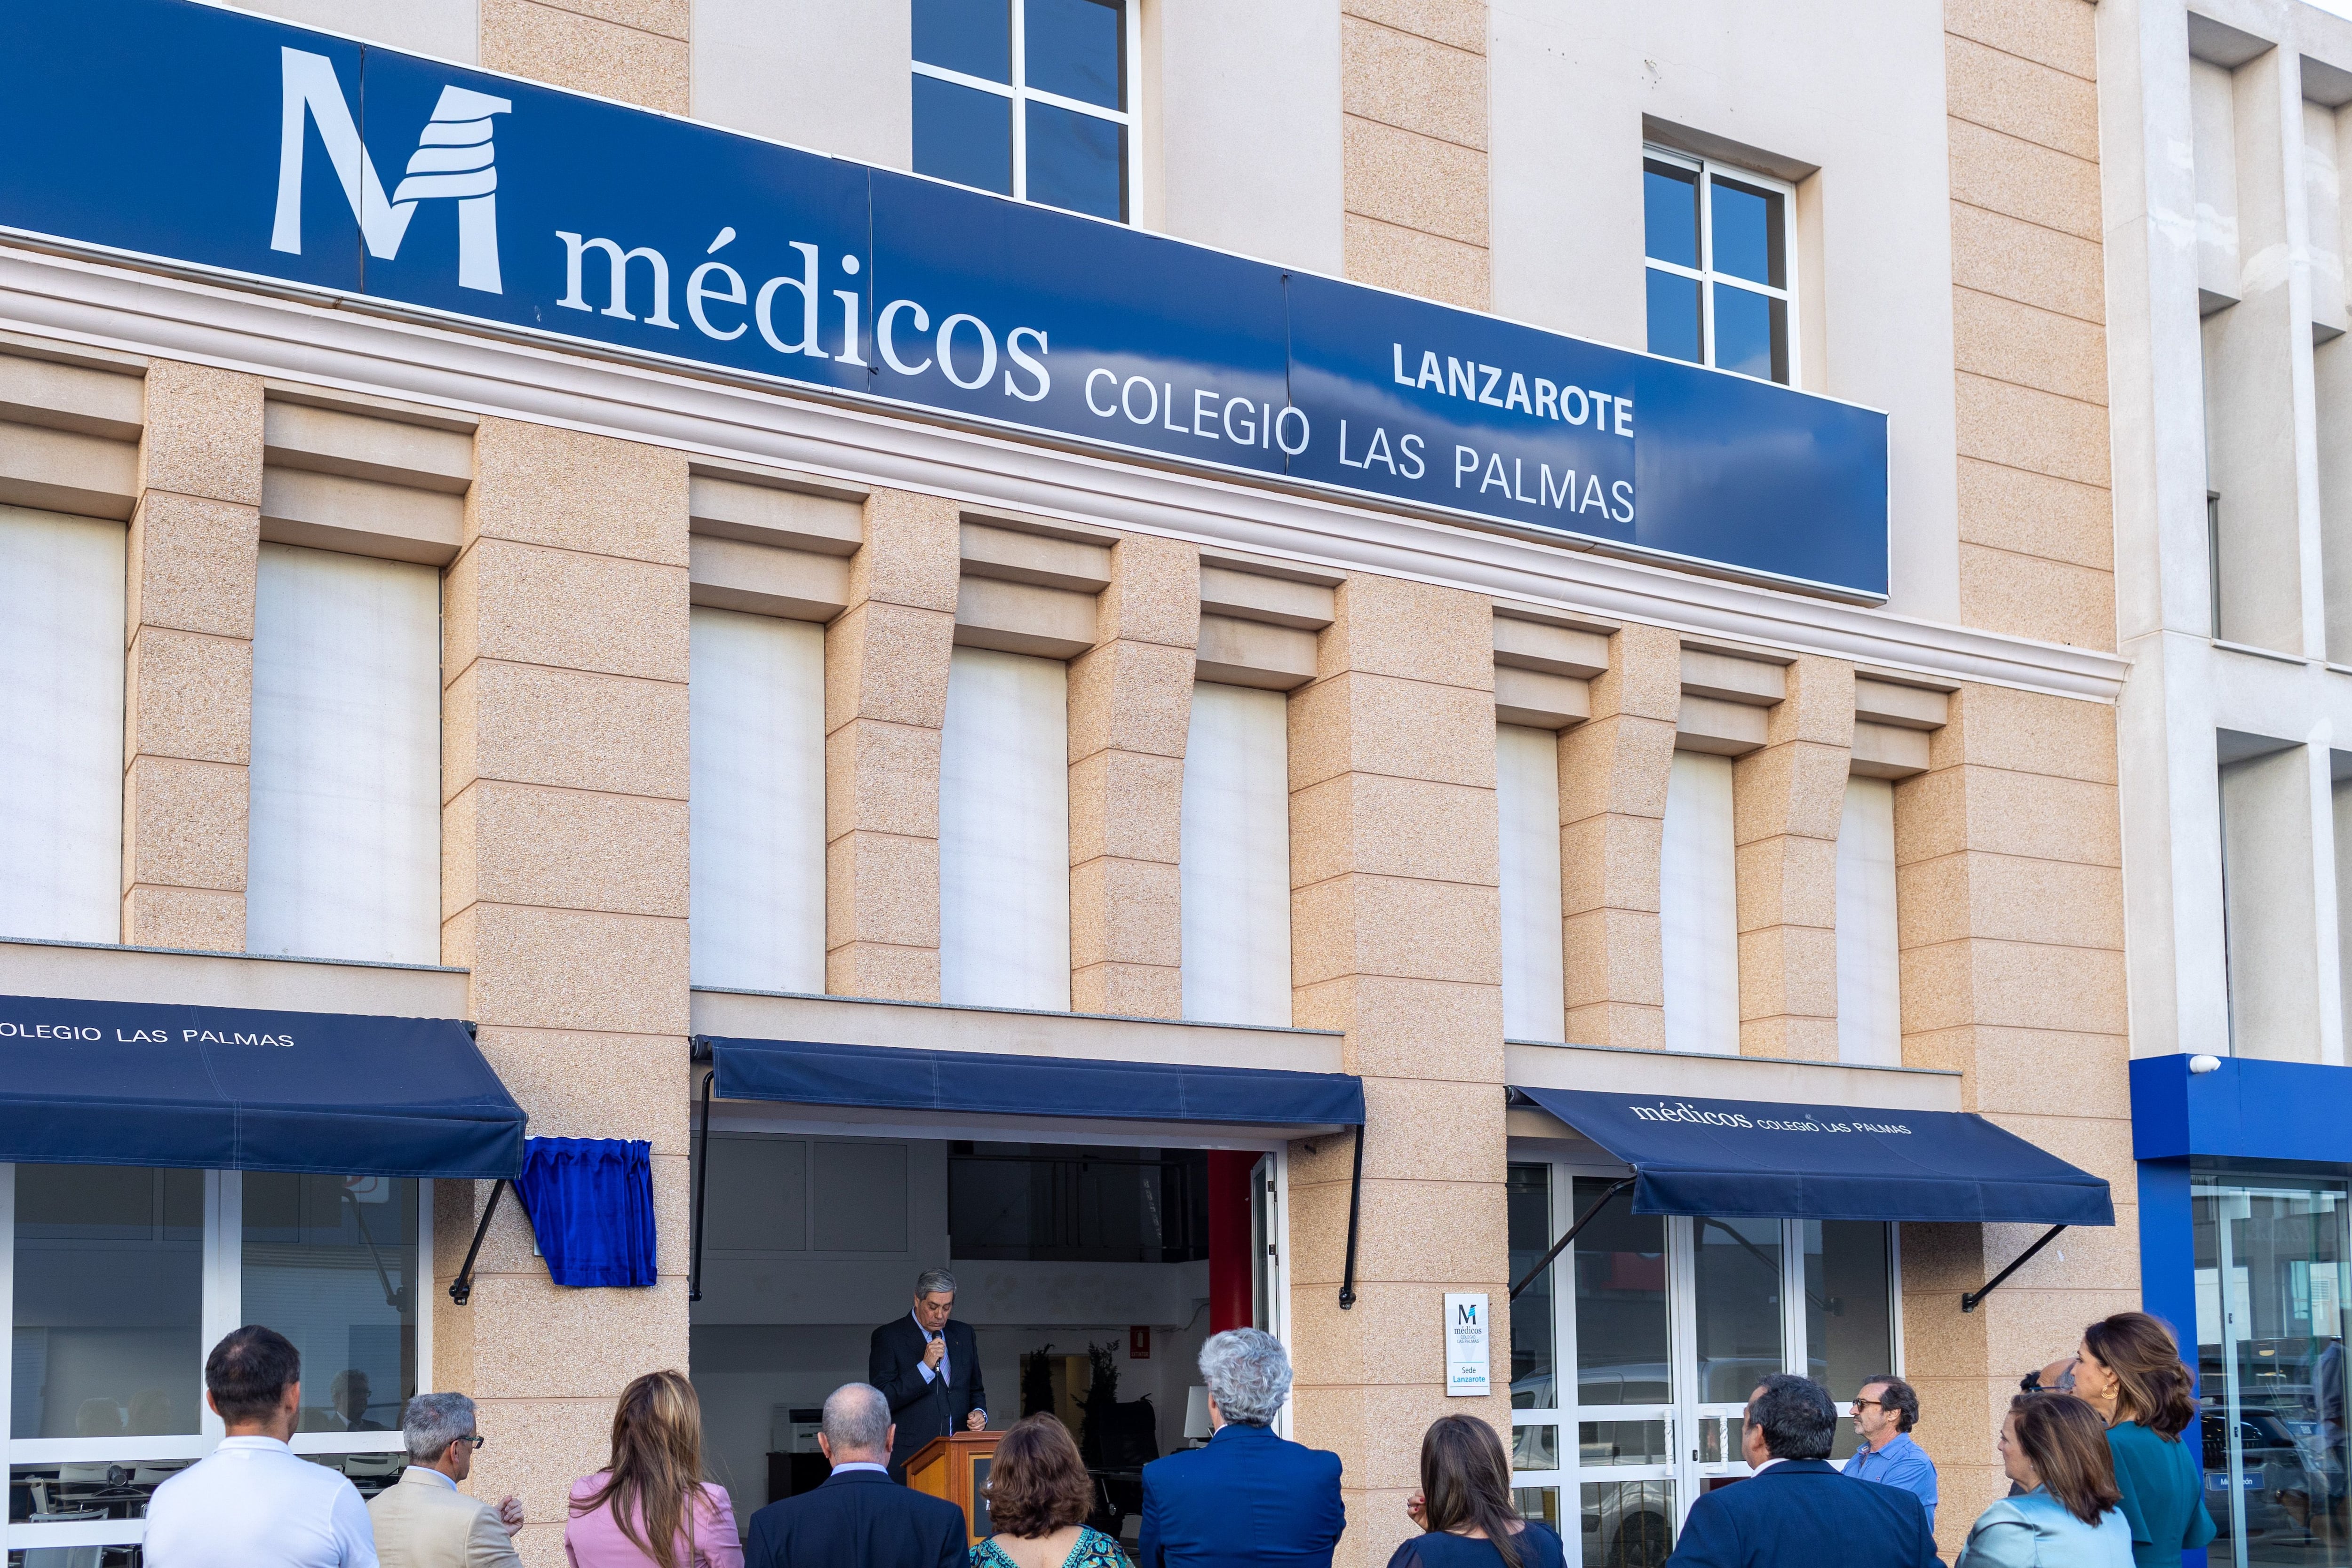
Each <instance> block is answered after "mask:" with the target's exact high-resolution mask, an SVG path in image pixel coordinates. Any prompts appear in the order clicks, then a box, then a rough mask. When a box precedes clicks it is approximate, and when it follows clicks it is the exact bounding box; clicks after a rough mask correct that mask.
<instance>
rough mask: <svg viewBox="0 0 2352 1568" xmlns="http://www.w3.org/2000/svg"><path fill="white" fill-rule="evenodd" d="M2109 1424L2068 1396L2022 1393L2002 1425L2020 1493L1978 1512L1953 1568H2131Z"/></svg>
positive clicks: (2003, 1451)
mask: <svg viewBox="0 0 2352 1568" xmlns="http://www.w3.org/2000/svg"><path fill="white" fill-rule="evenodd" d="M2105 1426H2106V1424H2105V1422H2104V1421H2102V1420H2101V1419H2100V1418H2099V1413H2098V1412H2097V1411H2095V1410H2094V1409H2092V1408H2091V1407H2090V1405H2087V1404H2085V1403H2084V1402H2083V1401H2082V1400H2080V1399H2078V1398H2076V1397H2075V1396H2074V1395H2073V1394H2058V1393H2046V1394H2019V1395H2017V1396H2016V1397H2015V1398H2013V1399H2011V1401H2010V1402H2009V1415H2008V1418H2007V1419H2005V1420H2003V1421H2002V1422H2001V1424H2000V1468H2001V1469H2002V1470H2003V1471H2005V1472H2006V1473H2007V1474H2008V1476H2009V1479H2011V1480H2012V1481H2014V1482H2016V1483H2017V1486H2018V1493H2017V1495H2015V1496H2012V1497H2006V1498H2003V1499H2002V1500H2000V1501H1999V1502H1997V1503H1995V1504H1993V1505H1992V1506H1991V1507H1990V1508H1989V1509H1987V1510H1984V1512H1982V1513H1981V1514H1979V1515H1978V1516H1977V1521H1976V1523H1975V1524H1973V1525H1971V1526H1969V1539H1968V1544H1967V1545H1965V1546H1963V1547H1961V1548H1960V1555H1959V1557H1958V1560H1957V1561H1956V1562H1955V1563H1953V1568H2131V1560H2132V1540H2131V1525H2130V1523H2129V1521H2126V1519H2125V1518H2124V1515H2123V1510H2121V1509H2119V1508H2118V1507H2116V1504H2117V1503H2118V1502H2120V1501H2121V1500H2122V1498H2121V1494H2120V1493H2118V1492H2117V1491H2116V1473H2115V1466H2114V1462H2113V1461H2112V1459H2111V1458H2109V1456H2108V1452H2107V1442H2106V1432H2105Z"/></svg>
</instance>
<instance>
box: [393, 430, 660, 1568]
mask: <svg viewBox="0 0 2352 1568" xmlns="http://www.w3.org/2000/svg"><path fill="white" fill-rule="evenodd" d="M475 466H476V474H475V479H474V484H473V489H472V490H471V492H470V493H469V494H468V496H467V504H466V519H465V543H464V549H463V552H462V553H461V554H460V555H459V556H458V558H457V562H456V563H454V564H453V565H452V566H451V567H450V568H449V570H448V574H447V576H446V582H445V586H444V590H443V630H442V637H443V651H442V676H443V681H444V692H443V700H442V766H443V802H444V804H443V809H442V909H443V927H442V932H443V934H442V948H443V957H444V960H445V961H446V963H451V964H456V965H459V966H462V967H465V968H467V969H469V970H471V971H472V977H471V997H470V1008H469V1016H471V1017H472V1018H473V1019H474V1020H475V1021H476V1022H477V1024H478V1026H479V1031H480V1033H479V1041H480V1045H481V1047H482V1054H483V1055H484V1056H486V1057H487V1058H488V1059H489V1063H490V1066H491V1067H492V1068H495V1069H496V1070H497V1072H498V1074H499V1077H500V1078H501V1079H504V1080H505V1082H506V1084H507V1087H508V1088H509V1089H510V1090H511V1091H512V1092H513V1094H514V1096H515V1098H516V1100H518V1101H520V1103H521V1104H522V1105H523V1106H524V1108H525V1109H526V1110H529V1111H530V1131H531V1134H532V1135H533V1136H534V1137H597V1138H629V1139H646V1140H648V1141H650V1142H651V1143H652V1145H653V1156H654V1200H655V1204H656V1209H657V1211H658V1213H659V1216H660V1227H661V1237H662V1245H661V1249H660V1258H661V1268H662V1274H661V1279H660V1282H659V1283H658V1284H657V1285H656V1286H655V1287H654V1288H653V1289H646V1290H573V1289H562V1288H559V1287H557V1286H556V1285H554V1284H553V1283H552V1282H551V1281H550V1280H549V1279H548V1276H547V1271H546V1267H545V1265H544V1264H543V1263H542V1262H541V1260H540V1259H538V1258H533V1257H532V1256H531V1238H530V1230H529V1227H528V1226H526V1224H525V1222H524V1220H523V1217H522V1215H521V1214H520V1208H519V1205H515V1204H513V1203H512V1202H511V1201H509V1203H508V1204H507V1205H506V1206H505V1207H504V1208H502V1210H501V1211H500V1213H499V1216H498V1218H497V1220H496V1222H495V1223H494V1224H493V1225H492V1226H491V1229H490V1232H489V1238H488V1244H487V1245H486V1246H485V1247H484V1248H483V1250H482V1256H481V1259H480V1261H479V1263H478V1265H477V1268H476V1280H475V1285H474V1294H473V1300H472V1303H471V1304H470V1305H468V1306H466V1307H453V1306H450V1305H448V1304H447V1302H446V1296H445V1297H444V1299H443V1300H442V1303H441V1310H439V1311H438V1312H436V1314H435V1319H434V1326H435V1347H434V1349H435V1362H434V1374H435V1382H436V1384H439V1385H440V1386H442V1387H444V1388H451V1387H454V1388H457V1389H461V1390H463V1391H465V1392H467V1393H469V1394H473V1395H474V1397H475V1398H476V1399H477V1400H478V1401H480V1403H481V1405H482V1413H483V1414H482V1420H483V1425H484V1426H485V1428H486V1429H488V1430H493V1431H496V1432H497V1433H498V1434H499V1441H498V1442H497V1443H495V1444H493V1445H492V1446H490V1447H488V1448H486V1449H485V1450H484V1452H483V1455H482V1458H481V1459H480V1460H479V1461H478V1465H477V1471H478V1476H477V1480H476V1482H475V1488H474V1489H475V1490H476V1492H477V1493H478V1495H482V1496H486V1497H498V1496H499V1495H501V1494H503V1493H505V1492H508V1491H513V1492H516V1493H518V1494H519V1495H520V1496H521V1498H522V1500H523V1503H524V1506H525V1508H526V1509H527V1510H528V1511H529V1515H530V1519H531V1520H532V1521H533V1522H532V1523H530V1525H527V1526H526V1527H525V1529H524V1531H523V1535H522V1544H523V1552H524V1558H525V1560H526V1561H527V1562H529V1563H533V1564H549V1565H552V1564H556V1563H561V1562H562V1560H563V1547H562V1518H563V1499H564V1496H565V1492H566V1489H567V1488H568V1486H569V1485H570V1482H571V1481H572V1478H574V1477H577V1476H583V1475H586V1474H588V1473H590V1472H591V1471H593V1470H594V1469H596V1468H598V1467H599V1466H600V1465H601V1464H602V1463H603V1462H604V1457H605V1441H606V1433H607V1430H608V1428H609V1426H610V1423H611V1420H612V1408H613V1406H612V1402H613V1398H614V1395H615V1394H619V1392H620V1391H621V1388H622V1386H623V1385H624V1384H626V1383H627V1382H628V1380H629V1379H630V1378H632V1377H634V1376H635V1375H637V1374H638V1373H644V1372H649V1371H653V1370H656V1369H657V1368H661V1367H678V1368H684V1367H685V1366H686V1364H687V1334H686V1264H687V1255H686V1248H685V1247H684V1245H683V1243H684V1240H685V1237H686V1235H687V1194H688V1164H687V1125H688V1123H687V1102H688V1058H687V1041H686V1035H687V1031H688V1012H687V994H688V991H687V921H686V916H687V695H686V694H687V688H686V680H687V659H688V584H687V470H686V459H685V458H684V457H683V456H681V455H680V454H677V453H675V452H664V451H658V450H656V449H653V448H650V447H639V446H634V445H631V444H629V443H626V442H622V441H616V440H612V439H609V438H606V437H593V436H582V435H574V434H572V433H569V432H565V431H560V430H554V429H549V428H545V427H542V426H528V425H518V424H514V423H512V422H509V421H507V420H500V419H488V420H485V421H483V423H482V426H481V429H480V431H479V433H478V436H477V437H476V441H475ZM487 1195H488V1184H460V1183H443V1184H440V1186H439V1187H438V1188H436V1203H435V1224H436V1252H437V1258H436V1270H435V1272H436V1285H437V1286H438V1287H440V1288H442V1289H445V1290H446V1284H447V1281H448V1279H450V1278H451V1277H452V1276H453V1275H454V1274H455V1272H456V1269H457V1264H458V1263H459V1262H461V1261H462V1259H463V1257H464V1249H465V1246H466V1244H467V1241H468V1240H469V1239H470V1238H471V1237H472V1234H473V1231H474V1227H475V1224H476V1221H477V1219H478V1209H477V1208H476V1205H478V1203H480V1202H482V1201H483V1200H484V1199H485V1198H486V1197H487Z"/></svg>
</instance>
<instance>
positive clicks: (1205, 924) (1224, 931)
mask: <svg viewBox="0 0 2352 1568" xmlns="http://www.w3.org/2000/svg"><path fill="white" fill-rule="evenodd" d="M1289 723H1290V704H1289V700H1288V699H1287V698H1286V697H1285V696H1284V695H1283V694H1282V693H1281V692H1279V691H1260V690H1256V689H1252V688H1248V687H1241V686H1221V685H1216V684H1213V683H1212V682H1208V681H1202V682H1200V683H1198V684H1196V685H1195V686H1194V687H1193V688H1192V720H1191V722H1190V723H1189V725H1188V726H1187V728H1186V732H1185V740H1184V795H1183V803H1182V805H1181V809H1180V814H1179V815H1180V817H1181V837H1180V839H1179V845H1180V847H1179V849H1178V851H1177V873H1178V875H1177V880H1178V894H1179V898H1178V907H1179V910H1180V914H1179V921H1180V924H1181V932H1182V942H1181V944H1180V945H1181V953H1182V957H1183V963H1182V970H1183V990H1184V1016H1186V1017H1187V1018H1201V1019H1206V1020H1208V1021H1209V1022H1211V1023H1218V1024H1264V1025H1273V1026H1288V1025H1289V1023H1290V738H1289Z"/></svg>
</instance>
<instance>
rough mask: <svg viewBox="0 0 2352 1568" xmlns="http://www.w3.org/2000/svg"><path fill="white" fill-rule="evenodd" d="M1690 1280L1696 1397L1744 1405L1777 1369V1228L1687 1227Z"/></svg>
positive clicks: (1728, 1223)
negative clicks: (1695, 1342) (1694, 1323)
mask: <svg viewBox="0 0 2352 1568" xmlns="http://www.w3.org/2000/svg"><path fill="white" fill-rule="evenodd" d="M1691 1240H1692V1242H1693V1244H1694V1245H1693V1248H1692V1250H1693V1253H1694V1255H1695V1257H1696V1272H1697V1279H1696V1281H1694V1283H1695V1285H1696V1289H1694V1290H1693V1292H1692V1296H1693V1299H1694V1301H1695V1303H1696V1308H1697V1316H1698V1398H1699V1402H1700V1403H1701V1404H1705V1405H1736V1404H1740V1403H1742V1402H1744V1401H1745V1400H1746V1399H1747V1398H1748V1394H1749V1393H1750V1392H1751V1391H1753V1390H1754V1388H1755V1387H1756V1385H1757V1384H1758V1383H1759V1382H1761V1381H1762V1380H1763V1379H1764V1378H1765V1376H1766V1375H1768V1374H1769V1373H1776V1372H1779V1371H1780V1221H1779V1220H1777V1219H1709V1218H1704V1217H1702V1218H1699V1219H1696V1220H1693V1221H1692V1222H1691Z"/></svg>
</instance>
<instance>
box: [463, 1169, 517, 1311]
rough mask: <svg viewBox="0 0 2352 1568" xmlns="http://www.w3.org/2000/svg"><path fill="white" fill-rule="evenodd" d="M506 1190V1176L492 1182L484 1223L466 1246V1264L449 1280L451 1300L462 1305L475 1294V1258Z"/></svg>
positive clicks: (484, 1212) (484, 1210)
mask: <svg viewBox="0 0 2352 1568" xmlns="http://www.w3.org/2000/svg"><path fill="white" fill-rule="evenodd" d="M506 1190H507V1179H506V1178H505V1177H504V1176H500V1177H499V1179H498V1180H497V1181H495V1182H492V1183H491V1184H490V1201H489V1202H488V1203H486V1204H484V1205H482V1223H481V1224H479V1225H478V1226H475V1227H474V1245H473V1246H471V1247H467V1248H466V1266H465V1267H464V1268H460V1269H458V1270H457V1278H456V1279H452V1280H451V1281H449V1300H452V1301H455V1302H457V1305H459V1306H460V1307H462V1306H464V1305H465V1304H466V1303H467V1300H469V1299H471V1298H472V1296H473V1294H474V1259H475V1258H478V1257H480V1256H481V1252H482V1237H486V1236H488V1235H489V1234H490V1216H491V1215H494V1214H496V1213H498V1212H499V1194H502V1193H504V1192H505V1191H506Z"/></svg>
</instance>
